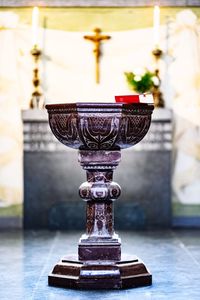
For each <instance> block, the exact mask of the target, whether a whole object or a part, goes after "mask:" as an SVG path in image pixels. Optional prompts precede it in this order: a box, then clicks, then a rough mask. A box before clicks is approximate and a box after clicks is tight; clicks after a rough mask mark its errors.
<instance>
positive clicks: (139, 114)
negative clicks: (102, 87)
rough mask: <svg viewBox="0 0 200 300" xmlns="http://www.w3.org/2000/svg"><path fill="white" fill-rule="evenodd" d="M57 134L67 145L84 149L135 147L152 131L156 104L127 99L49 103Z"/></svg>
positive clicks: (52, 127)
mask: <svg viewBox="0 0 200 300" xmlns="http://www.w3.org/2000/svg"><path fill="white" fill-rule="evenodd" d="M46 108H47V110H48V113H49V123H50V127H51V130H52V132H53V134H54V135H55V136H56V138H57V139H58V140H59V141H60V142H61V143H63V144H64V145H66V146H68V147H71V148H75V149H84V150H114V149H123V148H128V147H131V146H133V145H135V144H137V143H138V142H139V141H141V140H142V139H143V138H144V136H145V135H146V133H147V132H148V129H149V126H150V123H151V114H152V111H153V108H154V106H153V105H151V104H141V103H134V104H125V103H74V104H71V103H69V104H53V105H51V104H50V105H46Z"/></svg>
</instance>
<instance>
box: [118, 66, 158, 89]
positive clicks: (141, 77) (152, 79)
mask: <svg viewBox="0 0 200 300" xmlns="http://www.w3.org/2000/svg"><path fill="white" fill-rule="evenodd" d="M124 75H125V77H126V80H127V82H128V84H129V87H130V88H131V89H132V90H134V91H135V92H138V93H142V94H143V93H146V92H150V91H151V90H152V89H153V87H155V86H158V85H159V78H158V77H157V76H156V74H155V73H153V72H151V71H149V70H148V69H141V70H136V71H135V72H125V73H124Z"/></svg>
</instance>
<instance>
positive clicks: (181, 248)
mask: <svg viewBox="0 0 200 300" xmlns="http://www.w3.org/2000/svg"><path fill="white" fill-rule="evenodd" d="M120 236H121V238H122V245H123V248H122V251H124V252H126V253H132V254H133V253H134V254H136V255H138V256H139V257H140V258H141V259H142V260H143V261H144V262H145V263H146V265H147V266H148V268H149V270H150V271H151V273H152V274H153V285H152V286H150V287H144V288H136V289H129V290H120V291H77V290H69V289H62V288H54V287H49V286H48V285H47V276H48V273H49V271H50V270H51V268H52V267H53V265H54V264H55V263H56V262H57V261H58V260H59V259H60V257H62V256H63V255H64V254H67V253H72V252H75V251H76V249H77V241H78V239H79V237H80V233H77V232H75V233H72V232H65V233H60V232H46V231H45V232H44V231H38V232H31V231H28V232H25V233H23V232H20V231H16V232H14V231H13V232H5V231H4V232H1V233H0V276H1V277H0V299H1V300H11V299H13V300H18V299H20V300H22V299H25V300H29V299H37V300H45V299H50V300H53V299H56V300H68V299H70V300H79V299H80V300H86V299H87V300H89V299H95V300H97V299H109V300H112V299H113V300H119V299H123V300H126V299H127V300H129V299H130V300H131V299H133V300H138V299H140V300H150V299H153V300H154V299H155V300H160V299H167V300H171V299H173V300H183V299H187V300H199V299H200V231H197V230H194V231H192V230H191V231H147V232H121V233H120Z"/></svg>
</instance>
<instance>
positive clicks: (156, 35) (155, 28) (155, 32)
mask: <svg viewBox="0 0 200 300" xmlns="http://www.w3.org/2000/svg"><path fill="white" fill-rule="evenodd" d="M159 27H160V8H159V6H158V5H156V6H154V12H153V37H154V47H155V49H157V48H159Z"/></svg>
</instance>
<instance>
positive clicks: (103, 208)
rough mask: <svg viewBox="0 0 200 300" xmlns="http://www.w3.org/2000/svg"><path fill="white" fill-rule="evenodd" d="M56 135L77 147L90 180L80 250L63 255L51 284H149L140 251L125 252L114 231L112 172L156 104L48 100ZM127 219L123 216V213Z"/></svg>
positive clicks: (84, 193) (84, 192)
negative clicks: (123, 150) (58, 102)
mask: <svg viewBox="0 0 200 300" xmlns="http://www.w3.org/2000/svg"><path fill="white" fill-rule="evenodd" d="M46 108H47V110H48V114H49V124H50V127H51V130H52V132H53V134H54V135H55V137H56V138H57V139H58V140H59V141H60V142H61V143H63V144H64V145H66V146H68V147H71V148H74V149H77V150H78V151H79V155H78V160H79V162H80V165H81V167H82V168H83V169H84V170H85V171H86V175H87V181H86V182H84V183H83V184H82V185H81V186H80V188H79V195H80V197H81V198H82V199H83V200H84V201H86V233H85V234H83V235H82V236H81V238H80V240H79V244H78V253H77V254H78V255H75V256H68V257H64V258H62V259H61V261H60V262H59V263H58V264H56V265H55V267H54V268H53V271H52V272H51V273H50V274H49V281H48V282H49V285H52V286H61V287H69V288H80V289H120V288H130V287H137V286H145V285H151V283H152V275H151V274H150V273H149V271H148V270H147V268H146V267H145V265H144V263H143V262H142V261H141V260H140V259H139V258H137V257H136V256H131V255H129V256H128V255H127V256H126V255H122V256H121V240H120V238H119V236H118V235H117V234H116V233H115V231H114V218H113V201H115V200H116V199H117V198H118V197H119V196H120V192H121V189H120V186H119V185H118V184H117V183H116V182H114V181H113V172H114V170H115V169H116V167H117V166H118V164H119V162H120V160H121V149H124V148H128V147H131V146H133V145H135V144H137V143H138V142H139V141H141V140H142V139H143V138H144V136H145V135H146V133H147V132H148V130H149V127H150V123H151V114H152V111H153V109H154V106H153V105H152V104H147V103H134V104H125V103H75V104H69V103H68V104H50V105H46ZM122 218H123V216H122Z"/></svg>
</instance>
